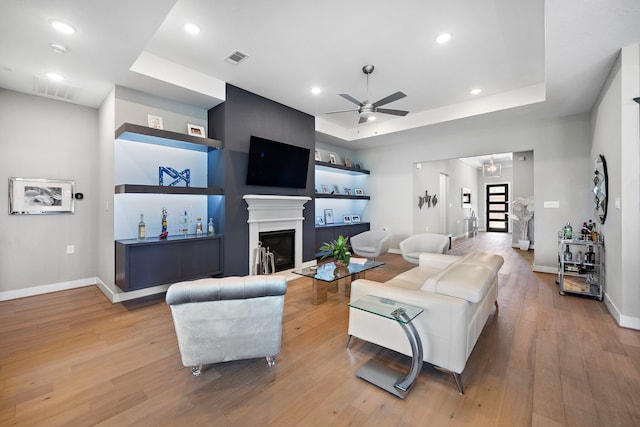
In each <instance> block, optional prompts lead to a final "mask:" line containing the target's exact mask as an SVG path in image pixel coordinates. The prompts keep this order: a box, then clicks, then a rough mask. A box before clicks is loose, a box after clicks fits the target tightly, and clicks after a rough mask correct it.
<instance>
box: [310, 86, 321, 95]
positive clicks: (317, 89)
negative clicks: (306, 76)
mask: <svg viewBox="0 0 640 427" xmlns="http://www.w3.org/2000/svg"><path fill="white" fill-rule="evenodd" d="M320 92H322V90H321V89H320V88H319V87H313V88H311V93H312V94H314V95H319V94H320Z"/></svg>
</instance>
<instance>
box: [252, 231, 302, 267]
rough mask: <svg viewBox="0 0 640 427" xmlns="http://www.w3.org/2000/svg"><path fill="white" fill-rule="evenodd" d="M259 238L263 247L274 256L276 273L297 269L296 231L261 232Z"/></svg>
mask: <svg viewBox="0 0 640 427" xmlns="http://www.w3.org/2000/svg"><path fill="white" fill-rule="evenodd" d="M258 236H259V237H258V240H259V241H260V242H261V243H262V247H263V248H267V249H268V250H269V252H271V253H272V254H273V259H274V264H275V269H276V272H278V271H283V270H289V269H291V268H294V267H295V241H296V240H295V236H296V231H295V230H277V231H266V232H262V231H261V232H260V233H259V234H258Z"/></svg>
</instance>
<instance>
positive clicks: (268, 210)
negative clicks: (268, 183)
mask: <svg viewBox="0 0 640 427" xmlns="http://www.w3.org/2000/svg"><path fill="white" fill-rule="evenodd" d="M242 198H243V199H244V200H245V202H247V210H248V211H249V219H248V221H247V223H248V224H249V273H251V272H252V271H253V264H254V262H255V261H254V250H255V249H256V248H257V247H258V241H259V238H258V236H259V234H260V233H261V232H267V231H279V230H289V229H293V230H295V254H294V264H295V268H300V267H301V266H302V241H303V240H302V222H303V221H304V216H303V215H302V211H303V210H304V204H305V203H307V202H308V201H309V200H311V198H310V197H306V196H277V195H265V194H246V195H244V196H243V197H242Z"/></svg>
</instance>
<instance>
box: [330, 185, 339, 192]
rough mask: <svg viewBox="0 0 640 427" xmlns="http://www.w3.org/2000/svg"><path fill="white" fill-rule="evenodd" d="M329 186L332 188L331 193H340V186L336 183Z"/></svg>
mask: <svg viewBox="0 0 640 427" xmlns="http://www.w3.org/2000/svg"><path fill="white" fill-rule="evenodd" d="M331 187H332V188H333V191H332V192H331V194H340V188H339V187H338V185H337V184H332V185H331Z"/></svg>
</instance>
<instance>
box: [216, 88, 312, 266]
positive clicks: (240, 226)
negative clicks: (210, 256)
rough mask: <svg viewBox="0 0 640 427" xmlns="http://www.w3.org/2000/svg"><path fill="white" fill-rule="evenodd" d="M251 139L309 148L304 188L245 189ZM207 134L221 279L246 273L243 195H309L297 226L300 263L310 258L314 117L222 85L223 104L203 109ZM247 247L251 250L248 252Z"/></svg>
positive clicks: (246, 256) (245, 227)
mask: <svg viewBox="0 0 640 427" xmlns="http://www.w3.org/2000/svg"><path fill="white" fill-rule="evenodd" d="M251 135H255V136H259V137H262V138H267V139H271V140H274V141H279V142H283V143H286V144H291V145H296V146H299V147H305V148H309V149H310V150H311V153H310V155H309V173H308V174H307V185H306V188H304V189H299V188H278V187H262V186H254V185H251V186H249V185H246V176H247V163H248V153H249V141H250V138H251ZM209 136H210V137H211V138H216V139H220V140H221V141H222V143H223V149H222V150H220V151H218V152H214V153H211V154H210V155H209V166H210V167H209V185H213V186H220V187H222V188H223V189H224V202H223V203H222V205H223V206H222V207H221V208H220V212H221V214H220V219H219V220H218V223H219V225H220V227H221V232H223V233H224V275H225V276H233V275H245V274H248V273H249V271H248V263H249V258H248V256H249V249H250V248H249V226H248V224H247V220H248V218H249V215H248V211H247V204H246V203H245V201H244V200H243V199H242V196H244V195H245V194H274V195H286V196H309V197H311V200H310V201H309V202H307V203H306V204H305V210H304V216H305V221H304V225H303V250H302V259H303V261H309V260H312V259H314V255H315V252H316V242H315V225H314V212H315V201H314V182H315V169H314V164H315V162H314V157H313V149H314V147H315V118H314V117H313V116H311V115H309V114H306V113H303V112H300V111H298V110H295V109H293V108H290V107H287V106H285V105H282V104H279V103H277V102H275V101H272V100H269V99H266V98H263V97H261V96H258V95H256V94H253V93H251V92H248V91H246V90H243V89H240V88H238V87H235V86H232V85H227V90H226V101H225V102H224V103H223V104H221V105H219V106H217V107H215V108H212V109H211V110H209ZM251 249H253V248H251Z"/></svg>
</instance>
